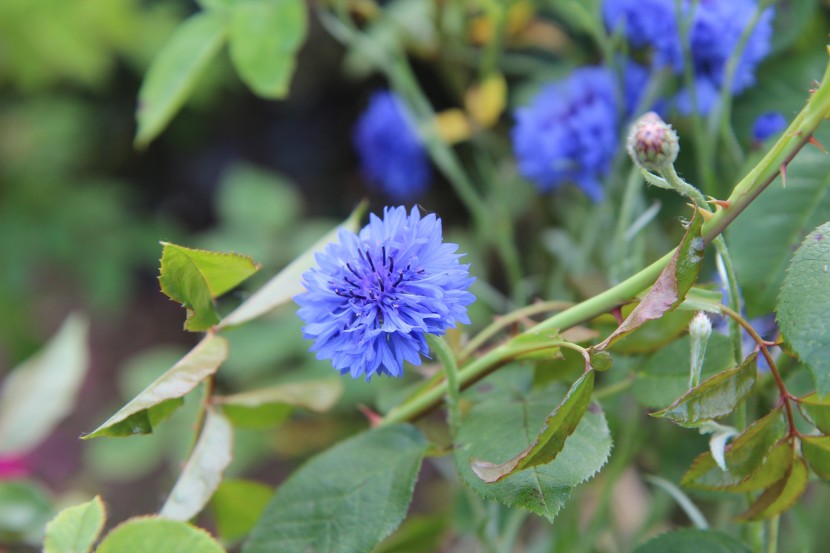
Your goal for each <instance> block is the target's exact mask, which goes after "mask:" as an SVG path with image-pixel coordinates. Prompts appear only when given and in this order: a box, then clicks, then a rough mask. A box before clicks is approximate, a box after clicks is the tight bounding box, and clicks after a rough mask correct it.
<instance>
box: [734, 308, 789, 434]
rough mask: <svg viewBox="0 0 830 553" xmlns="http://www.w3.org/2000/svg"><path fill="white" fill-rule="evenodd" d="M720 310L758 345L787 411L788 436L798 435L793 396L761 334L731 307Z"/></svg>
mask: <svg viewBox="0 0 830 553" xmlns="http://www.w3.org/2000/svg"><path fill="white" fill-rule="evenodd" d="M721 312H722V313H723V314H724V315H727V316H728V317H730V318H731V319H732V320H734V321H736V322H737V323H738V324H739V325H741V326H742V327H743V329H744V330H746V332H747V334H749V335H750V336H751V337H752V339H753V340H755V343H756V344H757V345H758V349H759V350H760V351H761V354H762V355H763V356H764V359H766V360H767V364H768V365H769V370H770V372H771V373H772V376H773V377H774V378H775V385H776V386H777V387H778V393H779V395H780V396H781V401H782V403H783V404H784V409H785V411H786V413H787V422H788V424H789V425H790V437H792V436H798V435H799V433H798V429H797V428H796V426H795V419H794V418H793V409H792V406H791V405H790V401H791V400H795V399H796V398H795V396H793V395H792V394H790V392H789V391H788V390H787V386H786V385H785V384H784V379H783V378H781V373H780V372H779V371H778V367H777V366H776V365H775V359H773V358H772V355H770V353H769V349H767V342H766V341H765V340H764V339H763V338H761V336H760V335H759V334H758V333H757V332H756V331H755V329H754V328H752V325H751V324H749V322H748V321H747V320H746V319H744V318H743V317H742V316H741V314H740V313H736V312H735V311H733V310H732V309H730V308H728V307H727V306H725V305H722V306H721Z"/></svg>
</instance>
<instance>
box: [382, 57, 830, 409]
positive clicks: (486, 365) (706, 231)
mask: <svg viewBox="0 0 830 553" xmlns="http://www.w3.org/2000/svg"><path fill="white" fill-rule="evenodd" d="M828 114H830V65H828V67H827V69H825V74H824V76H823V77H822V85H821V86H820V87H819V88H818V90H816V91H815V92H814V93H813V94H812V96H811V97H810V99H809V101H808V102H807V105H806V106H805V107H804V109H802V110H801V112H800V113H799V114H798V115H797V116H796V118H795V119H794V120H793V122H792V123H790V126H789V127H788V128H787V130H786V131H785V132H784V134H783V135H782V136H781V137H780V138H779V139H778V141H777V142H776V143H775V144H774V145H773V146H772V148H771V149H770V150H769V152H767V154H766V155H765V156H764V157H763V159H762V160H761V161H760V162H759V164H758V165H756V166H755V167H754V168H753V169H752V170H751V171H750V172H749V173H748V174H747V175H746V176H745V177H744V178H743V179H741V181H740V182H738V184H737V185H735V188H734V189H733V191H732V194H731V195H730V196H729V199H728V200H727V202H728V206H729V207H727V208H725V209H722V210H720V211H718V212H717V213H715V214H714V215H712V217H711V219H710V220H709V221H707V222H706V223H705V224H704V226H703V240H704V243H707V244H708V243H710V242H711V241H712V240H713V239H714V238H715V237H717V236H719V235H720V234H721V233H722V232H723V231H724V229H726V227H727V226H729V224H730V223H731V222H732V221H734V220H735V218H736V217H737V216H738V215H740V214H741V213H742V212H743V211H744V210H745V209H746V208H747V207H748V206H749V204H750V203H752V201H753V200H754V199H755V198H757V197H758V195H759V194H761V192H763V191H764V190H765V189H766V188H767V187H768V186H769V185H770V184H771V183H772V182H773V181H774V180H775V179H776V177H777V176H778V173H779V171H780V168H781V167H782V166H785V165H786V164H788V163H789V162H790V161H792V159H793V158H794V157H795V156H796V155H797V154H798V152H799V151H800V150H801V148H803V147H804V146H805V145H806V144H807V142H809V139H810V136H811V135H812V133H813V132H814V131H815V130H816V128H818V126H819V124H821V122H822V121H823V120H824V119H825V117H827V116H828ZM673 254H674V250H672V251H669V252H668V253H666V254H665V255H664V256H663V257H661V258H660V259H658V260H657V261H655V262H653V263H652V264H651V265H649V266H648V267H645V268H644V269H642V270H641V271H640V272H638V273H636V274H635V275H632V276H631V277H629V278H627V279H626V280H624V281H623V282H621V283H619V284H617V285H616V286H614V287H612V288H609V289H608V290H606V291H605V292H602V293H600V294H598V295H596V296H594V297H592V298H589V299H587V300H585V301H583V302H581V303H578V304H576V305H574V306H573V307H571V308H569V309H566V310H565V311H562V312H561V313H558V314H556V315H554V316H552V317H550V318H548V319H546V320H545V321H543V322H541V323H539V324H538V325H536V326H534V327H533V329H532V332H534V333H538V332H543V331H546V330H547V331H552V330H558V331H562V330H566V329H568V328H571V327H572V326H575V325H578V324H580V323H582V322H585V321H588V320H590V319H592V318H594V317H596V316H598V315H601V314H603V313H606V312H608V311H610V310H611V309H613V308H615V307H617V306H619V305H622V304H623V303H625V302H627V301H629V300H630V299H631V298H633V297H634V296H636V295H637V294H638V293H640V292H642V291H643V290H644V289H646V288H647V287H648V286H650V285H651V284H653V283H654V280H655V279H656V278H657V277H658V276H659V275H660V272H661V271H662V270H663V268H664V267H665V266H666V264H668V262H669V260H670V259H671V257H672V255H673ZM730 311H731V310H730ZM527 333H528V331H526V332H525V333H524V334H521V335H519V336H518V337H517V338H519V337H521V336H524V335H526V334H527ZM514 340H515V338H514V339H513V340H511V341H508V342H507V343H505V344H502V345H500V346H498V347H496V348H494V349H493V350H491V351H489V352H487V353H485V354H484V355H483V356H482V357H479V358H478V359H475V360H473V361H470V362H469V363H467V364H466V365H464V366H462V367H461V368H460V370H459V371H458V378H459V385H460V387H461V388H462V389H463V388H465V387H467V386H470V385H471V384H473V383H474V382H476V381H478V380H479V379H481V378H483V377H484V376H486V375H487V374H489V373H490V372H492V371H494V370H496V369H497V368H498V367H500V366H501V365H503V364H505V363H507V362H509V361H511V360H512V359H515V358H516V357H517V356H518V355H520V353H521V352H520V351H519V347H518V346H517V345H516V344H515V343H514ZM528 347H529V346H528ZM538 349H544V348H541V347H539V346H537V348H536V350H538ZM778 376H779V378H780V375H778ZM446 387H447V384H446V382H442V383H439V384H437V385H435V386H434V387H432V388H430V389H427V390H425V391H423V392H422V393H420V394H418V395H416V396H414V397H412V398H411V399H410V400H408V401H406V402H404V403H403V404H401V405H399V406H398V407H396V408H395V409H393V410H392V411H390V412H389V414H388V415H387V416H386V417H385V418H384V419H383V421H382V422H381V424H391V423H395V422H402V421H406V420H412V419H415V418H417V417H419V416H420V415H422V414H424V413H425V412H428V411H430V410H431V409H434V408H435V407H437V406H438V405H439V404H440V402H441V398H442V397H443V396H444V394H445V393H446ZM790 414H791V412H790Z"/></svg>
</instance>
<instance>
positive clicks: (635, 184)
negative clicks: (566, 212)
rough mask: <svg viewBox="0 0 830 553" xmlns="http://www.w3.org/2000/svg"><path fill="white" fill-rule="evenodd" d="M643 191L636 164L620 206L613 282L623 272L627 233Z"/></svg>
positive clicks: (615, 231) (615, 236) (626, 184)
mask: <svg viewBox="0 0 830 553" xmlns="http://www.w3.org/2000/svg"><path fill="white" fill-rule="evenodd" d="M642 189H643V178H642V176H641V175H640V168H639V167H638V166H637V165H636V164H635V165H632V166H631V170H630V171H629V173H628V178H627V179H626V183H625V192H624V194H623V200H622V205H621V206H620V215H619V217H618V218H617V227H616V229H615V230H614V263H613V264H612V266H611V268H612V275H611V278H612V280H618V277H619V276H620V271H622V267H621V265H622V261H623V259H625V257H626V255H625V254H626V250H627V248H626V242H627V241H626V239H625V232H626V231H627V230H628V227H629V226H631V220H632V219H633V218H634V206H635V204H636V203H637V198H639V197H640V192H641V191H642Z"/></svg>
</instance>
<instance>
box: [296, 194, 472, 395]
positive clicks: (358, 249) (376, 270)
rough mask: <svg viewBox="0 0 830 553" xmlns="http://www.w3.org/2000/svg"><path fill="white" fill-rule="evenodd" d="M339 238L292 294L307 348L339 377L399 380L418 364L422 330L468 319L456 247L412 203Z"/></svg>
mask: <svg viewBox="0 0 830 553" xmlns="http://www.w3.org/2000/svg"><path fill="white" fill-rule="evenodd" d="M338 238H339V243H337V244H329V245H328V246H327V247H326V248H325V250H324V251H323V252H321V253H318V254H317V256H316V260H317V264H318V267H314V268H312V269H310V270H309V271H307V272H306V273H305V274H304V275H303V285H304V286H305V288H306V291H305V292H303V293H302V294H299V295H298V296H296V297H295V298H294V300H295V301H296V302H297V304H299V305H300V309H299V310H298V311H297V314H298V315H299V316H300V318H302V319H303V321H305V323H306V325H305V326H304V327H303V335H304V336H305V337H306V338H307V339H311V340H314V345H313V346H312V347H311V351H316V352H317V358H318V359H330V360H331V362H332V365H334V368H335V369H337V370H338V371H340V374H347V373H348V374H350V375H351V376H352V378H357V377H359V376H365V377H366V380H367V381H368V380H369V379H370V378H371V377H372V376H373V375H388V376H395V377H400V376H401V375H403V362H404V361H408V362H410V363H412V364H413V365H420V363H421V357H420V354H421V353H424V354H426V353H427V352H428V351H429V349H428V347H427V343H426V334H427V333H430V334H436V335H442V334H444V333H445V332H446V330H447V329H448V328H454V327H455V325H456V323H457V322H460V323H469V322H470V321H469V319H468V317H467V306H468V305H469V304H471V303H472V302H473V301H474V300H475V297H474V296H473V295H472V294H471V293H470V292H468V291H467V288H469V286H470V284H472V282H473V280H475V279H474V278H471V277H470V276H469V265H462V264H460V263H459V261H458V259H459V257H461V255H460V254H456V253H455V251H456V249H457V248H458V246H457V245H456V244H445V243H443V242H442V240H443V238H442V231H441V219H439V218H437V217H436V216H435V215H433V214H430V215H426V216H425V217H421V215H420V213H419V212H418V209H417V208H412V211H411V212H410V213H409V214H408V215H407V213H406V209H405V208H403V207H395V208H390V207H387V208H385V209H384V212H383V219H381V218H379V217H377V216H376V215H374V214H373V215H372V216H371V218H370V221H369V224H368V225H366V226H365V227H364V228H363V230H361V231H360V233H359V234H354V233H352V232H349V231H347V230H341V231H340V234H339V235H338Z"/></svg>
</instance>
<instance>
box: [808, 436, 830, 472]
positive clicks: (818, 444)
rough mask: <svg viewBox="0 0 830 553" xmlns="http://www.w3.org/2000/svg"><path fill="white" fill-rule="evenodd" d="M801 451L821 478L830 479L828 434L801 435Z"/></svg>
mask: <svg viewBox="0 0 830 553" xmlns="http://www.w3.org/2000/svg"><path fill="white" fill-rule="evenodd" d="M801 452H802V453H803V454H804V458H805V459H807V462H808V463H810V468H811V469H813V472H815V473H816V475H818V477H819V478H821V479H822V480H830V436H802V437H801Z"/></svg>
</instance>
